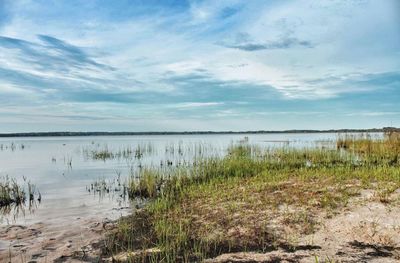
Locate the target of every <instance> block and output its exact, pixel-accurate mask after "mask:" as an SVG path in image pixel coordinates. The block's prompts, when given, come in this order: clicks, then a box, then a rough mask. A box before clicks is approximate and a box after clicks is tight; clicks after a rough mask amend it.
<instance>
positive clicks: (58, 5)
mask: <svg viewBox="0 0 400 263" xmlns="http://www.w3.org/2000/svg"><path fill="white" fill-rule="evenodd" d="M399 102H400V2H399V1H396V0H386V1H381V0H375V1H372V0H354V1H339V0H330V1H308V0H307V1H306V0H304V1H301V0H299V1H285V0H279V1H266V0H260V1H258V0H252V1H248V0H242V1H239V0H231V1H225V0H220V1H214V0H188V1H185V0H163V1H161V0H160V1H155V0H141V1H139V0H129V1H128V0H115V1H101V0H97V1H96V0H85V1H83V0H81V1H78V0H68V1H61V0H60V1H56V0H0V103H1V107H0V132H24V131H63V130H70V131H167V130H168V131H180V130H260V129H265V130H282V129H330V128H370V127H382V126H390V125H393V126H400V103H399Z"/></svg>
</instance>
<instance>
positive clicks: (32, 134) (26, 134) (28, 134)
mask: <svg viewBox="0 0 400 263" xmlns="http://www.w3.org/2000/svg"><path fill="white" fill-rule="evenodd" d="M391 131H398V132H400V128H395V127H384V128H374V129H331V130H283V131H265V130H260V131H183V132H169V131H165V132H24V133H1V134H0V137H53V136H128V135H196V134H199V135H204V134H273V133H350V132H357V133H362V132H364V133H368V132H391Z"/></svg>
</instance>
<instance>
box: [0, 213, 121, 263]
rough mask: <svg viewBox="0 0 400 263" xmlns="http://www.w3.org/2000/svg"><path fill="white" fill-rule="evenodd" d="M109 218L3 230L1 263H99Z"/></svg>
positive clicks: (1, 233)
mask: <svg viewBox="0 0 400 263" xmlns="http://www.w3.org/2000/svg"><path fill="white" fill-rule="evenodd" d="M113 227H114V222H113V221H112V220H109V219H107V218H82V219H81V218H76V219H74V220H70V221H63V222H60V223H53V224H45V223H35V224H32V225H27V226H24V225H10V226H2V227H1V228H0V240H1V243H0V262H30V263H34V262H98V260H99V258H98V255H99V254H100V253H99V248H100V246H101V240H102V237H103V234H104V233H105V232H106V231H107V230H110V229H112V228H113Z"/></svg>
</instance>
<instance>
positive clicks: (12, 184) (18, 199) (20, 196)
mask: <svg viewBox="0 0 400 263" xmlns="http://www.w3.org/2000/svg"><path fill="white" fill-rule="evenodd" d="M25 200H26V193H25V191H24V189H23V188H22V187H21V186H20V185H18V183H17V182H16V181H15V180H14V179H10V178H9V177H2V178H0V207H3V206H8V205H11V204H16V205H19V204H22V203H24V202H25Z"/></svg>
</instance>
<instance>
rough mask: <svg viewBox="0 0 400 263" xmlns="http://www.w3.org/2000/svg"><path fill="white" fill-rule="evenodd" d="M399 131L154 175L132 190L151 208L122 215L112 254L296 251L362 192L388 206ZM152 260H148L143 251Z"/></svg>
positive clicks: (196, 257)
mask: <svg viewBox="0 0 400 263" xmlns="http://www.w3.org/2000/svg"><path fill="white" fill-rule="evenodd" d="M399 138H400V136H398V134H390V135H385V137H384V138H382V139H379V138H378V139H375V138H371V137H369V135H362V136H361V137H349V136H346V137H340V138H339V139H338V141H337V149H327V148H323V149H319V148H314V149H308V148H305V149H294V148H289V147H284V148H278V149H260V148H259V147H254V146H251V145H249V144H248V143H247V142H242V143H239V144H238V145H236V146H231V147H230V148H229V149H228V155H227V156H226V157H224V158H206V159H198V160H195V161H194V162H193V165H192V166H188V167H180V168H176V169H171V170H160V169H153V170H152V169H145V170H143V172H142V174H141V175H140V176H139V177H138V178H135V180H132V181H131V183H130V184H129V186H128V187H129V190H130V191H131V193H132V195H131V196H143V197H144V198H149V200H150V201H149V203H148V205H147V206H146V207H145V208H144V209H142V210H140V211H137V212H136V213H134V214H133V215H132V216H130V217H126V218H124V219H122V220H121V221H120V223H119V225H118V228H117V230H116V231H115V232H113V233H111V234H110V235H109V236H108V239H107V240H106V243H107V246H106V253H110V254H115V253H118V252H119V251H137V250H146V249H149V248H153V247H156V248H158V249H160V250H161V252H159V253H156V254H150V255H149V254H146V255H145V256H140V257H132V258H131V260H132V261H141V262H142V261H149V262H152V261H154V262H160V261H161V262H189V261H201V260H202V259H204V258H207V257H212V256H216V255H219V254H221V253H224V252H234V251H249V250H251V251H268V250H271V249H275V248H277V247H283V248H285V249H288V248H290V249H295V248H296V242H295V240H296V239H297V237H300V236H302V235H307V234H311V233H313V232H315V231H316V229H318V227H319V224H318V220H319V218H321V217H329V216H332V215H334V214H335V213H337V212H338V211H340V209H342V208H343V207H345V206H346V205H347V204H348V202H349V200H350V199H351V198H352V197H354V196H357V195H359V193H360V190H361V189H363V188H365V189H376V190H377V193H378V194H377V195H378V197H377V198H378V199H379V200H380V201H381V202H390V198H389V196H390V193H392V192H393V191H395V190H396V189H398V188H399V187H400V169H399V168H400V162H399V154H400V151H399V149H400V148H399V141H400V139H399ZM142 255H143V254H142Z"/></svg>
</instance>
